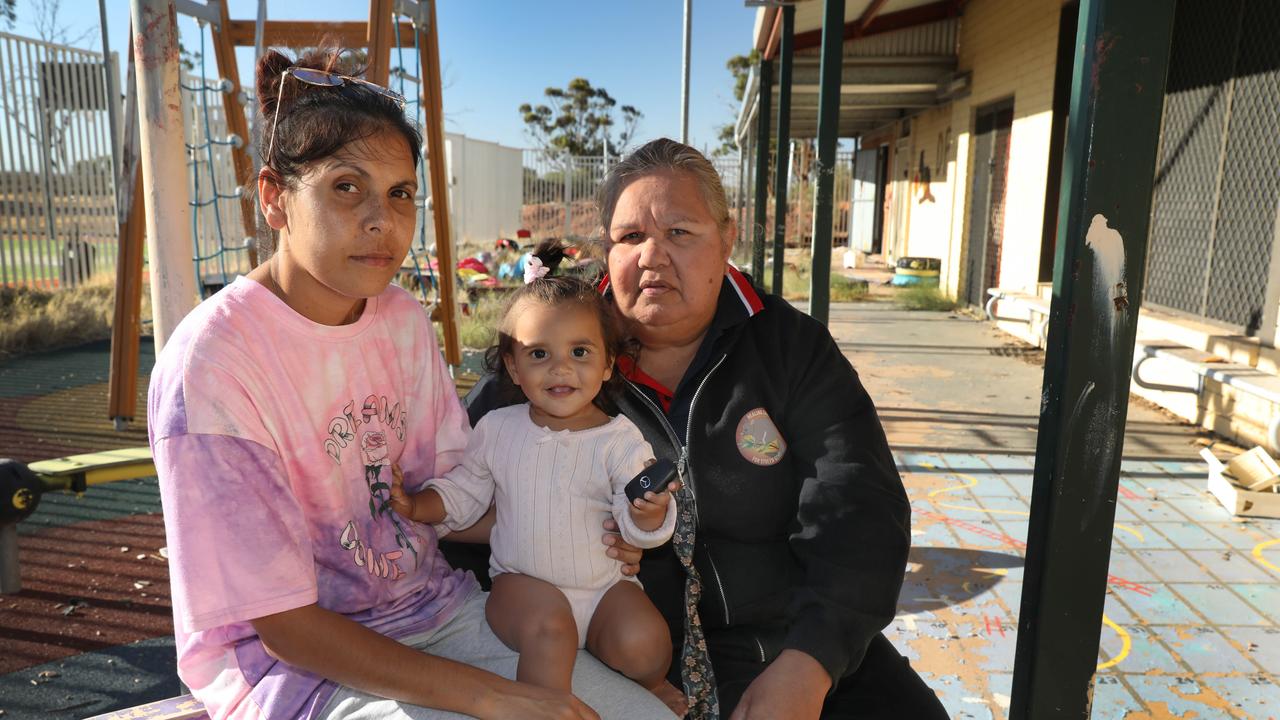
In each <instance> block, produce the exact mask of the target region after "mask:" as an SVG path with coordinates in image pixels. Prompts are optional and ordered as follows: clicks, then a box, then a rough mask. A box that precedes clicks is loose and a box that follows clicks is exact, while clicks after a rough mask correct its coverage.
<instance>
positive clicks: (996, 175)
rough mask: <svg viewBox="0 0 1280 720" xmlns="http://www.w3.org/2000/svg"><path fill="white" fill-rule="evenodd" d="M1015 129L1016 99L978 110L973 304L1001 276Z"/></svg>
mask: <svg viewBox="0 0 1280 720" xmlns="http://www.w3.org/2000/svg"><path fill="white" fill-rule="evenodd" d="M1012 130H1013V101H1011V100H1010V101H1006V102H1001V103H996V104H994V105H988V106H985V107H982V108H979V109H978V116H977V119H976V121H975V127H974V145H973V172H972V173H971V174H970V177H971V181H970V188H969V198H970V201H969V234H968V254H969V261H968V265H967V267H966V270H967V275H966V277H968V287H967V288H966V292H965V300H966V301H967V302H968V303H969V304H971V305H982V304H983V303H985V302H986V296H987V290H989V289H990V288H993V287H995V286H996V284H997V283H998V281H999V277H1000V254H1001V250H1002V248H1003V247H1004V209H1005V186H1006V182H1007V180H1008V177H1009V141H1010V138H1011V136H1012Z"/></svg>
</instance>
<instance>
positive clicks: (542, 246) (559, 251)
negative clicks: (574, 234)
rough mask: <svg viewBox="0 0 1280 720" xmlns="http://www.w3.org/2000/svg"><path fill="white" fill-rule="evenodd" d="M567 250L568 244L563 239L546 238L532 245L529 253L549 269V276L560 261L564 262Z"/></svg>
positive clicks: (553, 272)
mask: <svg viewBox="0 0 1280 720" xmlns="http://www.w3.org/2000/svg"><path fill="white" fill-rule="evenodd" d="M568 250H569V246H568V245H566V244H565V242H564V241H563V240H559V239H557V238H548V239H546V240H541V241H539V242H538V244H537V245H534V246H533V250H532V251H531V252H530V254H531V255H533V256H534V257H536V258H538V259H539V260H541V261H542V265H543V266H544V267H546V268H547V269H548V271H549V272H548V273H547V275H548V276H551V275H554V274H555V273H556V268H558V267H560V263H562V262H564V259H565V257H566V255H567V251H568Z"/></svg>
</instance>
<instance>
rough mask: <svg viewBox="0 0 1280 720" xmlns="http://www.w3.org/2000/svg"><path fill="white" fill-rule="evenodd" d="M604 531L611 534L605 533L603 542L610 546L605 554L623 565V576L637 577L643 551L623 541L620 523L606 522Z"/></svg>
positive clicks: (611, 519)
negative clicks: (619, 530) (620, 533)
mask: <svg viewBox="0 0 1280 720" xmlns="http://www.w3.org/2000/svg"><path fill="white" fill-rule="evenodd" d="M604 529H605V530H608V531H609V532H607V533H605V536H604V538H603V539H602V542H604V544H605V545H608V546H609V549H608V550H606V551H605V554H606V555H608V556H609V557H611V558H613V559H615V560H617V561H618V562H620V563H622V574H623V575H635V574H636V573H638V572H640V556H641V555H643V554H644V553H643V551H642V550H641V549H640V548H638V547H636V546H635V545H632V544H631V543H628V542H627V541H626V540H623V539H622V536H621V535H619V534H618V522H617V521H616V520H614V519H613V518H608V519H607V520H605V521H604Z"/></svg>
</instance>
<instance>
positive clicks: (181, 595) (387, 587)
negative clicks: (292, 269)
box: [147, 278, 476, 720]
mask: <svg viewBox="0 0 1280 720" xmlns="http://www.w3.org/2000/svg"><path fill="white" fill-rule="evenodd" d="M148 405H149V407H148V412H147V417H148V423H149V430H150V433H151V447H152V450H153V452H154V454H155V461H156V470H157V473H158V475H159V477H160V493H161V499H162V501H163V503H164V519H165V533H166V536H167V542H168V547H169V569H170V581H171V583H172V594H173V616H174V630H175V635H176V639H177V649H178V671H179V675H180V676H181V677H182V680H183V682H185V683H186V684H187V685H188V686H189V687H190V688H191V690H192V692H193V693H194V694H195V696H196V697H197V698H198V699H199V700H201V701H202V702H204V703H205V705H206V707H207V709H208V710H209V713H210V715H211V716H212V717H213V718H215V720H216V719H219V718H269V719H274V718H295V717H301V718H308V717H311V716H312V715H313V714H314V713H315V712H316V711H318V710H319V709H320V708H322V707H323V706H324V704H325V702H326V701H327V700H328V699H329V697H330V696H331V694H332V692H333V690H334V685H333V683H331V682H328V681H325V680H323V679H322V678H320V677H317V676H315V675H312V674H309V673H307V672H304V671H302V670H298V669H296V668H293V667H291V666H289V665H286V664H285V663H282V662H279V661H277V660H275V659H274V658H272V657H271V656H270V655H268V654H267V653H266V651H265V650H264V649H263V646H262V643H261V642H260V641H259V639H258V637H257V636H256V635H255V634H254V631H253V627H252V625H251V624H250V623H249V622H248V621H249V620H252V619H254V618H258V617H262V616H265V615H270V614H274V613H279V612H283V611H285V610H291V609H294V608H298V607H302V606H305V605H310V604H313V603H314V604H318V605H319V606H320V607H322V608H326V609H328V610H332V611H334V612H338V613H341V614H343V615H345V616H346V617H348V618H350V619H352V620H355V621H357V622H360V623H362V624H364V625H366V626H368V627H370V628H372V629H374V630H376V631H378V632H380V633H383V634H385V635H389V636H391V637H395V638H402V637H405V636H407V635H410V634H414V633H419V632H422V631H425V630H429V629H431V628H433V627H436V626H438V625H440V624H442V623H443V622H445V621H447V620H448V618H449V617H451V616H452V614H453V612H454V610H455V609H456V608H457V606H458V605H460V604H461V602H462V601H463V600H465V598H466V597H467V596H468V595H470V594H471V593H472V592H474V590H475V587H476V585H475V580H474V578H472V577H470V576H469V575H467V574H464V573H462V572H459V571H455V570H453V569H452V568H450V567H449V565H448V563H447V562H446V561H445V560H444V558H443V557H442V556H441V555H440V552H439V550H438V549H437V547H436V535H435V532H434V531H433V530H432V529H431V528H430V527H429V526H426V525H420V524H417V523H414V522H411V521H408V520H405V519H404V518H402V517H400V516H398V515H396V514H395V513H394V512H392V511H391V508H390V505H389V491H390V483H391V463H393V462H395V463H399V464H400V465H401V467H403V468H404V471H405V475H406V476H407V477H410V478H423V479H426V478H430V477H434V476H439V475H441V474H443V473H444V472H445V471H447V470H449V469H450V468H452V467H453V466H454V465H456V464H457V463H458V462H459V461H460V459H461V456H462V452H463V450H464V449H465V447H466V443H467V434H468V428H469V426H468V424H467V418H466V413H465V411H464V410H463V409H462V406H461V404H460V403H459V401H458V398H457V395H456V393H455V391H454V386H453V382H452V380H451V379H450V377H449V374H448V372H447V369H446V368H445V366H444V363H443V361H442V360H441V357H440V352H439V350H438V349H437V347H436V341H435V333H434V331H433V330H432V327H431V324H430V322H428V320H427V318H426V314H425V313H424V312H423V310H422V307H421V306H420V305H419V304H418V303H417V302H416V301H415V300H414V299H413V297H412V296H410V295H409V294H408V293H406V292H405V291H403V290H401V289H399V288H396V287H391V288H389V289H388V290H387V291H386V292H384V293H382V294H381V295H380V296H378V297H377V298H373V299H370V300H369V301H368V302H367V303H366V307H365V310H364V313H363V314H362V315H361V317H360V319H359V320H357V321H356V322H354V323H352V324H349V325H342V326H338V327H331V326H325V325H318V324H316V323H313V322H311V321H309V320H307V319H306V318H304V317H302V316H301V315H298V314H297V313H296V312H294V311H293V310H292V309H290V308H289V307H288V306H287V305H285V304H284V302H283V301H281V300H280V299H279V298H277V297H276V296H275V295H274V294H272V293H271V292H270V291H269V290H267V289H266V288H264V287H263V286H262V285H259V284H258V283H256V282H254V281H252V280H249V279H247V278H239V279H237V280H236V281H235V282H234V283H232V284H231V285H229V286H228V287H226V288H225V289H223V290H222V291H221V292H219V293H217V294H216V295H214V296H213V297H211V298H210V299H208V300H206V301H205V302H204V303H202V304H201V305H200V306H199V307H197V308H196V309H195V310H193V311H192V312H191V314H190V315H189V316H188V317H187V318H186V319H185V320H183V322H182V324H181V325H179V326H178V329H177V330H176V331H175V332H174V334H173V336H172V337H171V338H170V340H169V342H168V344H167V345H166V346H165V348H164V351H163V352H162V353H161V355H160V357H159V360H158V361H157V363H156V367H155V370H154V371H153V372H152V376H151V392H150V398H149V403H148ZM409 489H410V490H414V489H415V488H412V487H411V488H409ZM386 670H387V672H394V668H387V669H386ZM424 681H425V679H424Z"/></svg>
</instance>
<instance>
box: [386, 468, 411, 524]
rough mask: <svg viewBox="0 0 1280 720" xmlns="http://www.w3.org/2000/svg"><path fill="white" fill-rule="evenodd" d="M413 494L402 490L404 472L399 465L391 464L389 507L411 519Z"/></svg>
mask: <svg viewBox="0 0 1280 720" xmlns="http://www.w3.org/2000/svg"><path fill="white" fill-rule="evenodd" d="M413 506H414V502H413V496H412V495H410V494H409V493H407V492H405V491H404V473H403V472H401V471H400V466H399V465H392V466H391V509H392V510H395V511H396V512H397V513H399V514H400V515H403V516H404V517H407V518H409V519H410V520H412V519H413Z"/></svg>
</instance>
